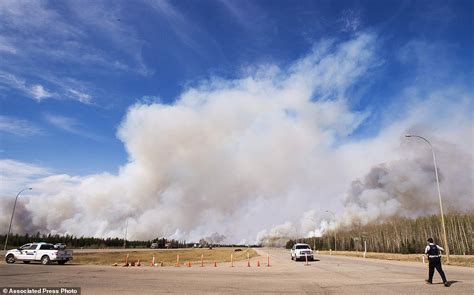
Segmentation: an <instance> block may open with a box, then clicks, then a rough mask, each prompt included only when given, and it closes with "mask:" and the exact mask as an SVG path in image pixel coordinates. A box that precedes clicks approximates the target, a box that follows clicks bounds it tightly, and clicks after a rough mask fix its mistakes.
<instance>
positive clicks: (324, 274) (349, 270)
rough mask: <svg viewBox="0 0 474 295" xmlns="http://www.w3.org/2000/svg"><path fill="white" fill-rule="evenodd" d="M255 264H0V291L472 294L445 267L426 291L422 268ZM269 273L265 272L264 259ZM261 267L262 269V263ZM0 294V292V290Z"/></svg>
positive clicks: (275, 257) (346, 262)
mask: <svg viewBox="0 0 474 295" xmlns="http://www.w3.org/2000/svg"><path fill="white" fill-rule="evenodd" d="M258 251H260V252H261V254H262V255H263V256H262V257H260V258H259V259H260V263H261V265H262V266H261V267H260V268H257V267H256V263H257V259H258V258H254V259H252V261H251V267H250V268H249V267H247V263H246V262H242V261H240V262H237V263H235V267H233V268H232V267H230V265H229V264H223V265H218V267H217V268H215V267H213V266H212V265H210V264H207V265H206V266H205V267H203V268H201V267H197V266H196V265H194V266H193V267H191V268H188V267H155V268H152V267H128V268H125V267H112V266H87V265H74V264H70V265H67V264H66V265H64V266H59V265H49V266H43V265H39V264H29V265H26V264H23V263H15V264H13V265H7V264H5V263H2V264H0V287H6V286H31V287H81V288H82V294H132V293H136V294H157V293H190V294H196V293H197V294H202V293H210V294H212V293H213V294H220V293H233V294H242V293H247V294H248V293H250V294H252V293H253V294H262V293H267V294H274V293H280V294H335V293H338V294H354V293H358V294H413V293H440V294H441V293H442V294H446V293H453V294H472V292H473V290H474V268H466V267H458V266H445V272H446V275H447V277H448V280H450V281H452V282H453V283H452V285H451V287H450V288H446V287H444V286H443V285H442V284H441V280H440V278H439V276H438V274H435V279H434V284H433V285H426V284H425V282H424V279H425V278H426V276H427V271H428V269H427V265H426V264H421V263H414V262H396V261H383V260H374V259H363V258H353V257H336V256H327V255H324V256H322V255H321V256H319V257H318V259H319V261H315V262H310V264H309V265H305V263H304V262H293V261H291V260H290V255H289V252H288V251H287V250H283V249H259V250H258ZM267 253H269V254H270V257H271V264H272V266H271V267H266V254H267ZM264 262H265V263H264ZM0 290H1V289H0Z"/></svg>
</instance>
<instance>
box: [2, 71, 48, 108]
mask: <svg viewBox="0 0 474 295" xmlns="http://www.w3.org/2000/svg"><path fill="white" fill-rule="evenodd" d="M0 84H3V85H4V86H7V87H9V88H13V89H16V90H17V91H20V92H22V93H23V94H24V95H26V96H28V97H30V98H33V99H35V100H37V101H41V100H43V99H45V98H49V97H53V96H55V94H54V93H52V92H50V91H48V90H46V89H45V87H44V86H43V85H41V84H30V83H27V82H26V81H25V80H23V79H21V78H19V77H16V76H15V75H12V74H9V73H5V72H1V71H0Z"/></svg>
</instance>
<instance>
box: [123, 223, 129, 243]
mask: <svg viewBox="0 0 474 295" xmlns="http://www.w3.org/2000/svg"><path fill="white" fill-rule="evenodd" d="M127 230H128V218H127V224H126V225H125V235H124V236H123V248H124V249H125V248H126V247H127Z"/></svg>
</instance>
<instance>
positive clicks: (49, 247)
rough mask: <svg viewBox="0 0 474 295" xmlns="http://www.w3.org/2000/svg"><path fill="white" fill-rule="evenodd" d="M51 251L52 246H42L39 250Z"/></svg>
mask: <svg viewBox="0 0 474 295" xmlns="http://www.w3.org/2000/svg"><path fill="white" fill-rule="evenodd" d="M53 249H54V245H52V244H43V245H41V247H40V250H53Z"/></svg>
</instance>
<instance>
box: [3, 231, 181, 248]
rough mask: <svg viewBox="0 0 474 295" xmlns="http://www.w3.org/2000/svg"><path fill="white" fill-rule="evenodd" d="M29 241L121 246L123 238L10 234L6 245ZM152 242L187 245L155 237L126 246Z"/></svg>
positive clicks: (82, 245)
mask: <svg viewBox="0 0 474 295" xmlns="http://www.w3.org/2000/svg"><path fill="white" fill-rule="evenodd" d="M5 238H6V235H0V241H1V242H2V243H3V242H4V241H5ZM31 242H46V243H51V244H56V243H63V244H66V245H67V247H68V248H121V247H123V246H124V240H123V239H120V238H104V239H102V238H93V237H76V236H74V235H58V234H55V235H51V234H48V235H46V234H41V233H39V232H38V233H36V234H34V235H29V234H25V235H18V234H10V236H9V237H8V247H9V248H15V247H19V246H21V245H24V244H27V243H31ZM152 243H157V245H158V248H166V247H167V246H169V247H170V248H185V247H189V244H186V242H185V241H177V240H172V239H171V240H168V239H165V238H156V239H153V240H149V241H128V240H127V242H126V247H127V248H150V246H151V244H152Z"/></svg>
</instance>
